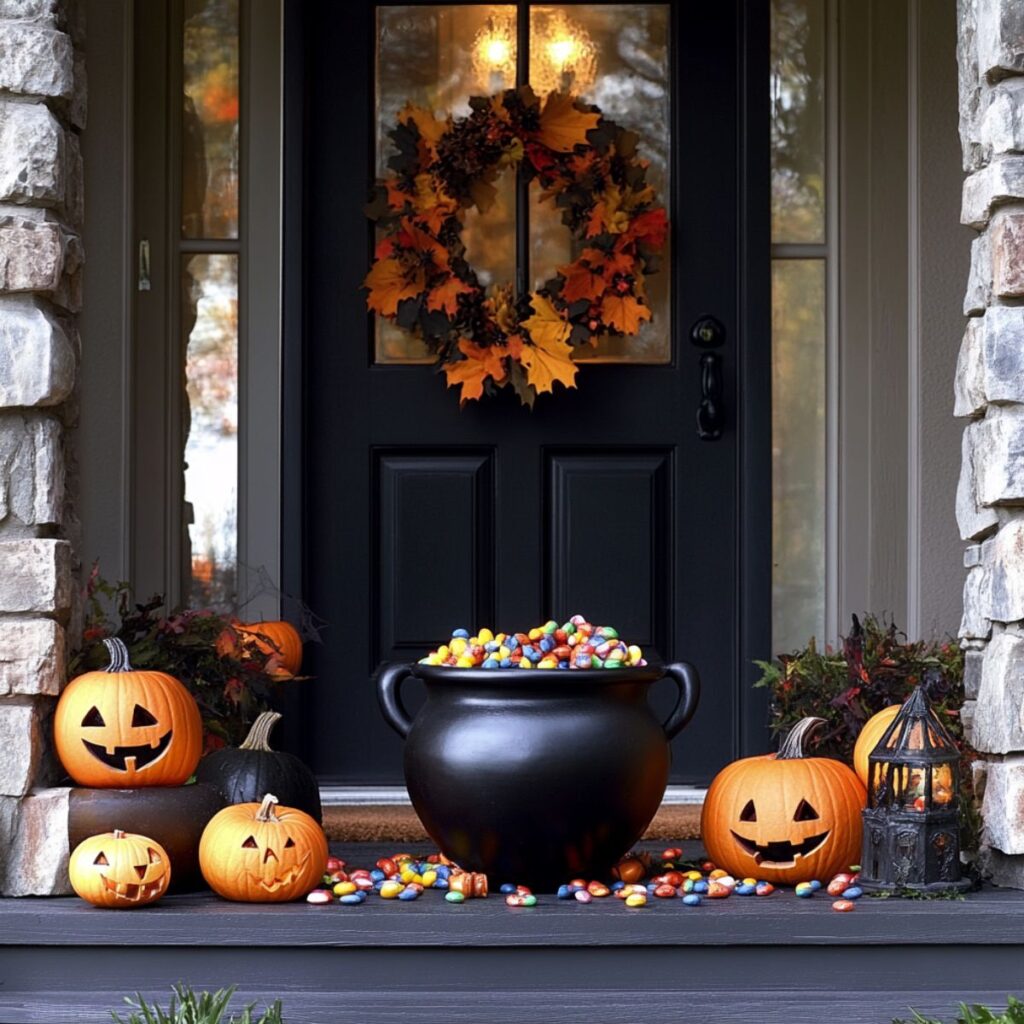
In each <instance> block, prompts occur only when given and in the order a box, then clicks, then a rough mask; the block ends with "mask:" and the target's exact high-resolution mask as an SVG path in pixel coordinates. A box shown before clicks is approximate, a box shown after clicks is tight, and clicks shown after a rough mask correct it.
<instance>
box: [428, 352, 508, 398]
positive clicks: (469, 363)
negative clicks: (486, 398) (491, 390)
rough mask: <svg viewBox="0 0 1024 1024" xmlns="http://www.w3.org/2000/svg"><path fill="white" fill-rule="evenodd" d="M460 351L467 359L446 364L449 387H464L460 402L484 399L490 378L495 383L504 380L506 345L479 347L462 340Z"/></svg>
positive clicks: (445, 369) (445, 370)
mask: <svg viewBox="0 0 1024 1024" xmlns="http://www.w3.org/2000/svg"><path fill="white" fill-rule="evenodd" d="M459 351H460V352H461V353H462V354H463V355H464V356H465V357H466V358H465V359H460V360H459V361H458V362H456V363H445V364H444V372H445V376H446V377H447V378H448V387H454V386H455V385H456V384H461V385H462V392H461V393H460V395H459V401H460V402H468V401H471V400H473V399H479V398H482V397H483V393H484V381H485V380H486V379H487V378H488V377H493V378H494V380H495V381H500V380H504V378H505V362H504V360H505V356H507V355H508V354H509V353H508V349H507V348H506V347H505V346H504V345H477V344H475V343H474V342H472V341H467V340H466V339H465V338H462V339H460V340H459Z"/></svg>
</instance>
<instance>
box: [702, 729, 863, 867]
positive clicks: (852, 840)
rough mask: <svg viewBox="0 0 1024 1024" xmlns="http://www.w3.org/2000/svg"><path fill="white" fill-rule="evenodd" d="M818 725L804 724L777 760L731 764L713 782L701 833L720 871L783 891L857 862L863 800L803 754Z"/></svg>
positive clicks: (852, 784)
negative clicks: (771, 884) (784, 887)
mask: <svg viewBox="0 0 1024 1024" xmlns="http://www.w3.org/2000/svg"><path fill="white" fill-rule="evenodd" d="M822 721H823V719H820V718H805V719H803V721H801V722H798V723H797V724H796V725H795V726H794V727H793V729H792V730H791V731H790V733H789V735H788V736H787V737H786V740H785V742H784V743H783V744H782V747H781V749H780V750H779V752H778V754H768V755H767V756H763V757H747V758H744V759H742V760H740V761H734V762H733V763H732V764H730V765H727V766H726V767H725V768H723V769H722V771H721V772H719V773H718V775H717V776H716V777H715V779H714V781H713V782H712V783H711V786H710V788H709V789H708V793H707V797H706V798H705V800H704V811H703V814H702V816H701V833H702V835H703V839H704V845H705V848H706V849H707V852H708V856H709V857H710V858H711V859H712V860H713V861H714V862H715V863H716V864H717V865H718V866H719V867H721V868H725V869H726V870H727V871H729V872H731V873H732V874H734V875H735V876H736V877H737V878H745V877H753V878H759V879H763V880H764V881H767V882H777V883H781V884H784V885H788V884H794V883H796V882H802V881H809V880H810V879H813V878H819V879H828V878H831V877H832V876H833V875H835V874H837V873H838V872H840V871H845V870H847V869H848V868H849V866H850V865H851V864H855V863H857V861H858V860H859V858H860V838H861V813H860V812H861V810H862V808H863V807H864V804H865V801H866V793H865V790H864V786H863V785H862V784H861V781H860V779H858V778H857V776H856V775H855V774H854V772H853V771H851V770H850V769H849V768H847V766H846V765H844V764H842V763H841V762H839V761H834V760H832V759H831V758H827V757H807V756H806V755H805V754H804V750H803V743H804V740H805V739H806V737H807V734H808V733H809V732H810V731H811V730H812V729H814V728H815V727H816V726H817V725H819V724H821V722H822Z"/></svg>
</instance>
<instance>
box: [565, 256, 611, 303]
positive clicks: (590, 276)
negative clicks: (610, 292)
mask: <svg viewBox="0 0 1024 1024" xmlns="http://www.w3.org/2000/svg"><path fill="white" fill-rule="evenodd" d="M593 251H596V250H593ZM558 272H559V273H560V274H561V275H562V277H564V278H565V284H564V285H562V298H563V299H564V300H565V301H566V302H577V301H578V300H580V299H589V300H590V301H593V300H594V299H599V298H600V297H601V296H602V295H603V294H604V290H605V288H606V287H607V285H608V282H607V281H606V280H605V279H604V277H603V276H602V274H601V270H600V268H598V269H596V270H595V269H593V268H592V267H589V266H587V264H585V263H584V262H583V261H582V260H576V261H575V262H574V263H569V264H567V265H566V266H564V267H559V268H558Z"/></svg>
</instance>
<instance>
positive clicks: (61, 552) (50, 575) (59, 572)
mask: <svg viewBox="0 0 1024 1024" xmlns="http://www.w3.org/2000/svg"><path fill="white" fill-rule="evenodd" d="M70 606H71V545H70V544H69V543H68V542H67V541H66V540H50V539H49V538H41V537H27V538H23V539H20V540H8V541H2V542H0V612H10V613H12V614H25V613H41V614H55V615H61V614H64V613H66V612H67V611H68V609H69V608H70Z"/></svg>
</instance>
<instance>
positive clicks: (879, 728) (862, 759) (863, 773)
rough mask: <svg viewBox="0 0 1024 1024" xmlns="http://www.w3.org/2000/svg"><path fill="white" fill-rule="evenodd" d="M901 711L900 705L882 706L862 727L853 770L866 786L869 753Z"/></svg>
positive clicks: (855, 747) (854, 750)
mask: <svg viewBox="0 0 1024 1024" xmlns="http://www.w3.org/2000/svg"><path fill="white" fill-rule="evenodd" d="M899 713H900V705H899V704H890V705H889V707H887V708H882V710H881V711H879V712H878V714H876V715H872V716H871V717H870V718H869V719H868V720H867V721H866V722H865V723H864V725H863V726H862V727H861V730H860V735H859V736H858V737H857V742H856V744H855V745H854V748H853V770H854V771H855V772H856V773H857V777H858V778H859V779H860V781H861V782H862V783H864V785H865V786H867V784H868V755H869V754H870V753H871V751H872V750H874V749H875V747H877V746H878V741H879V740H880V739H881V738H882V737H883V736H884V735H885V730H886V729H888V728H889V726H890V725H891V724H892V720H893V719H894V718H895V717H896V716H897V715H898V714H899Z"/></svg>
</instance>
